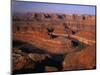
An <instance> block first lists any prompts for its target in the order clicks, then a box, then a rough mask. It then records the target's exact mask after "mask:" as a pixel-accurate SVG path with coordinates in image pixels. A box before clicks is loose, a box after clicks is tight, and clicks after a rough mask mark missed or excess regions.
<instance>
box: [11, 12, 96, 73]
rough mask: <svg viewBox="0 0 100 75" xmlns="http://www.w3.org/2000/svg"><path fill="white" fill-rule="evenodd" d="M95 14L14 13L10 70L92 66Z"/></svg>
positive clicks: (24, 70)
mask: <svg viewBox="0 0 100 75" xmlns="http://www.w3.org/2000/svg"><path fill="white" fill-rule="evenodd" d="M95 39H96V37H95V15H78V14H58V13H57V14H53V13H52V14H50V13H23V14H21V13H16V14H14V15H13V18H12V40H13V51H12V52H13V55H12V56H13V72H14V73H33V72H34V73H37V72H52V71H63V70H64V71H65V70H78V69H94V68H95V66H96V65H95V49H96V48H95V44H96V43H95V42H96V40H95Z"/></svg>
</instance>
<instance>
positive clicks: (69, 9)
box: [12, 1, 96, 15]
mask: <svg viewBox="0 0 100 75" xmlns="http://www.w3.org/2000/svg"><path fill="white" fill-rule="evenodd" d="M95 8H96V7H95V6H84V5H69V4H51V3H38V2H26V1H13V2H12V12H13V13H14V12H45V13H65V14H66V13H67V14H73V13H74V14H92V15H95V10H96V9H95Z"/></svg>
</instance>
